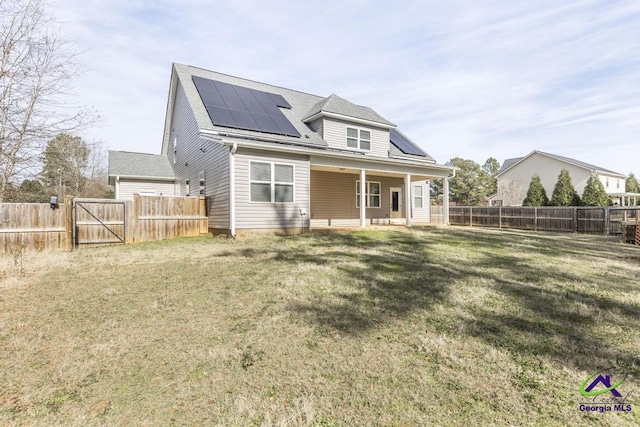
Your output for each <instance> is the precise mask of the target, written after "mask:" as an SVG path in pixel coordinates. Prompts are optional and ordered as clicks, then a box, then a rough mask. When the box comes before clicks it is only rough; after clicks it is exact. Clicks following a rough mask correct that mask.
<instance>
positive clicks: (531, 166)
mask: <svg viewBox="0 0 640 427" xmlns="http://www.w3.org/2000/svg"><path fill="white" fill-rule="evenodd" d="M562 169H566V170H568V171H569V175H571V181H572V182H573V186H574V187H575V189H576V191H577V192H578V194H579V195H580V197H582V193H583V192H584V188H585V186H586V185H587V180H588V179H589V177H590V176H591V174H592V173H596V174H597V175H598V177H599V178H600V180H601V181H602V185H604V188H605V191H606V192H607V194H609V195H610V196H611V198H612V199H613V202H614V204H621V203H623V201H624V199H625V183H626V178H627V177H626V175H624V174H621V173H618V172H613V171H611V170H608V169H604V168H601V167H599V166H595V165H592V164H589V163H585V162H581V161H579V160H575V159H571V158H569V157H564V156H558V155H556V154H550V153H543V152H542V151H537V150H534V151H532V152H531V153H529V154H528V155H526V156H524V157H518V158H515V159H507V160H505V161H504V163H503V164H502V167H501V168H500V171H499V172H498V175H497V178H498V191H497V193H496V194H494V195H493V196H491V197H490V198H489V200H490V203H491V205H503V206H522V202H523V201H524V199H525V198H526V197H527V190H528V189H529V184H530V182H531V178H533V176H534V175H535V174H538V176H540V181H541V182H542V186H543V187H544V189H545V190H546V192H547V197H549V199H551V195H552V194H553V189H554V187H555V185H556V182H557V181H558V175H560V171H561V170H562Z"/></svg>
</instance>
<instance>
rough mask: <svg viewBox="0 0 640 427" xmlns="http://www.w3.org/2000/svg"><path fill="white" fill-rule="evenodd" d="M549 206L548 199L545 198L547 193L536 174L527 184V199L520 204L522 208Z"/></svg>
mask: <svg viewBox="0 0 640 427" xmlns="http://www.w3.org/2000/svg"><path fill="white" fill-rule="evenodd" d="M548 204H549V198H548V197H547V191H546V190H545V189H544V187H543V186H542V182H540V176H538V174H535V175H533V177H532V178H531V182H530V183H529V190H528V191H527V197H526V198H525V199H524V202H522V205H523V206H546V205H548Z"/></svg>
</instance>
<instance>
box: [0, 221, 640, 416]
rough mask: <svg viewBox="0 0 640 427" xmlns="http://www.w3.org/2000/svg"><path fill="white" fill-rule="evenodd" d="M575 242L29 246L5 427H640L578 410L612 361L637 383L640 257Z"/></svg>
mask: <svg viewBox="0 0 640 427" xmlns="http://www.w3.org/2000/svg"><path fill="white" fill-rule="evenodd" d="M573 237H574V236H571V235H564V236H557V235H553V236H552V235H545V234H525V233H515V232H496V231H492V230H470V229H450V230H415V231H412V232H404V231H368V232H349V233H329V234H310V235H303V236H288V237H276V236H255V237H249V238H246V239H243V240H240V241H235V242H234V241H231V240H225V239H210V238H195V239H176V240H173V241H167V242H157V243H151V244H144V245H132V246H125V247H112V248H101V249H92V250H83V251H77V252H74V253H72V254H53V255H48V254H28V256H29V257H30V258H29V259H30V263H28V264H27V265H28V266H29V268H28V269H27V270H23V271H22V272H21V273H20V274H18V273H17V271H16V270H15V266H12V263H13V259H12V258H9V257H8V258H2V259H0V274H2V276H1V277H2V281H3V285H2V286H1V287H0V360H1V362H0V363H2V365H1V370H0V425H1V424H4V423H8V424H9V425H12V424H19V423H27V424H39V425H83V426H84V425H105V424H107V425H114V424H115V425H120V424H131V425H157V424H180V425H184V424H189V425H191V424H196V425H201V424H206V425H308V426H331V425H345V426H347V425H374V424H377V425H469V424H480V425H488V424H498V425H514V424H517V425H528V424H529V425H539V424H547V425H552V424H553V425H556V424H571V425H576V424H584V423H589V424H599V425H635V424H637V423H638V422H639V421H640V418H638V415H637V414H638V411H640V402H637V406H635V408H634V412H633V413H631V414H614V413H609V414H595V415H594V414H591V415H584V414H581V413H580V412H579V411H578V407H577V404H578V402H579V401H580V400H581V398H580V395H579V386H580V382H581V381H583V380H584V379H585V378H586V376H587V375H589V374H591V373H593V372H595V371H596V370H597V369H598V368H601V367H606V366H610V365H615V366H619V367H621V368H624V369H626V370H627V371H628V372H629V373H630V375H631V376H630V379H629V380H628V381H627V383H625V388H626V389H628V390H627V391H632V390H634V391H636V390H637V391H636V393H637V392H640V387H639V386H640V383H639V382H638V376H639V374H640V360H639V358H638V355H637V349H638V345H639V342H640V332H639V331H640V319H639V315H638V313H639V312H640V301H639V300H638V295H639V293H638V290H639V289H638V286H639V285H638V282H639V280H638V279H639V278H640V262H639V260H640V252H638V250H637V248H633V247H631V246H624V245H621V244H616V243H612V242H609V241H607V240H604V239H598V238H589V239H585V238H582V237H581V238H580V239H574V238H573ZM8 281H17V282H15V283H14V284H13V285H10V286H8V285H6V283H7V282H8ZM636 398H637V396H636ZM634 399H635V398H634ZM634 403H635V401H634Z"/></svg>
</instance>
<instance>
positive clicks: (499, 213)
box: [498, 206, 502, 228]
mask: <svg viewBox="0 0 640 427" xmlns="http://www.w3.org/2000/svg"><path fill="white" fill-rule="evenodd" d="M498 228H502V206H498Z"/></svg>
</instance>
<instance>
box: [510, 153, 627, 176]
mask: <svg viewBox="0 0 640 427" xmlns="http://www.w3.org/2000/svg"><path fill="white" fill-rule="evenodd" d="M534 154H542V155H543V156H547V157H551V158H552V159H556V160H559V161H561V162H564V163H568V164H571V165H574V166H578V167H580V168H583V169H587V170H589V171H591V172H599V173H604V174H608V175H614V176H619V177H621V178H626V177H627V176H626V175H625V174H622V173H618V172H614V171H612V170H609V169H605V168H601V167H600V166H596V165H593V164H591V163H587V162H583V161H580V160H576V159H572V158H571V157H565V156H559V155H557V154H551V153H545V152H543V151H538V150H533V151H532V152H531V153H529V154H527V155H526V156H524V157H517V158H514V159H507V160H505V161H504V163H503V164H502V167H501V168H500V171H499V172H498V175H500V174H502V173H504V172H506V171H507V170H508V169H511V168H512V167H513V166H515V165H516V164H518V163H520V162H521V161H523V160H524V159H527V158H529V157H531V156H532V155H534Z"/></svg>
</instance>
